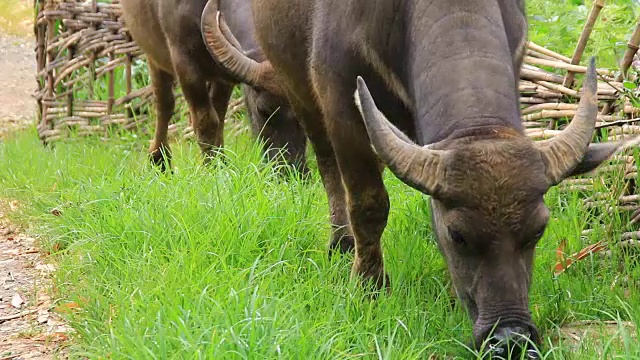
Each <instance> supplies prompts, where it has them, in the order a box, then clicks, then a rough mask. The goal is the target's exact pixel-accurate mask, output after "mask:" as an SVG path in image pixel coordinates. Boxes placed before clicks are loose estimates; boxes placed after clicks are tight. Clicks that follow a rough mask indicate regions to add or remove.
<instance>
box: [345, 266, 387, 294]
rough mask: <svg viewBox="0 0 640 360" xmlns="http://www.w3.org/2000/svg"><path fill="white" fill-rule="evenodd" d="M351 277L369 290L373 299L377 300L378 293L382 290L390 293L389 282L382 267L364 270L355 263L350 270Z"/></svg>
mask: <svg viewBox="0 0 640 360" xmlns="http://www.w3.org/2000/svg"><path fill="white" fill-rule="evenodd" d="M351 277H352V278H354V277H355V278H358V279H359V280H360V281H361V283H362V285H363V286H364V287H365V289H366V290H371V291H372V293H371V295H372V297H373V298H377V297H378V293H379V292H380V291H382V290H384V291H386V292H387V294H390V293H391V281H390V280H389V276H388V275H387V274H386V273H385V272H384V270H383V269H382V267H378V268H377V269H373V268H368V269H366V268H365V267H362V266H360V267H358V266H357V265H356V263H354V266H353V268H352V269H351Z"/></svg>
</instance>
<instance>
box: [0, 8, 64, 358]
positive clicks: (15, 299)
mask: <svg viewBox="0 0 640 360" xmlns="http://www.w3.org/2000/svg"><path fill="white" fill-rule="evenodd" d="M2 1H4V0H2ZM18 5H19V4H18ZM5 17H6V16H5ZM0 24H1V23H0ZM26 28H28V27H26V26H25V27H23V28H22V30H21V31H22V33H20V31H16V30H19V29H20V28H19V27H15V26H14V27H12V28H11V30H12V31H11V32H12V33H13V34H9V32H8V30H9V28H6V27H2V26H0V141H2V138H3V137H4V136H6V135H7V134H8V133H10V132H13V131H15V130H17V129H20V128H24V127H26V126H28V125H29V124H31V123H32V122H33V121H34V118H35V117H34V115H35V106H36V105H35V101H34V99H33V97H32V94H33V92H34V90H35V89H36V80H35V71H36V65H35V56H34V50H33V48H34V44H35V42H34V40H33V36H32V35H31V34H29V33H28V32H27V31H24V30H26ZM18 207H19V204H18V203H17V202H15V201H4V200H1V199H0V359H2V360H5V359H39V360H40V359H56V358H66V356H65V351H64V347H65V345H66V344H67V343H68V341H67V340H68V337H69V333H70V331H71V329H70V328H68V327H67V326H66V325H65V323H64V322H63V321H62V319H61V318H60V317H59V316H58V315H57V314H56V313H55V312H54V307H55V306H56V305H55V301H54V300H53V299H52V295H51V294H52V292H51V290H52V281H51V273H52V272H53V271H54V270H55V266H54V265H53V264H51V263H47V261H46V255H45V254H43V253H42V252H41V250H40V249H39V248H38V247H37V241H36V239H35V238H34V237H32V236H29V235H27V233H26V231H25V230H24V229H21V228H20V227H18V226H16V225H15V224H12V223H11V222H9V221H8V219H7V216H6V215H7V214H8V213H9V212H11V211H15V210H17V209H18ZM64 308H65V306H64V305H62V309H64ZM57 309H58V310H59V309H60V305H58V308H57Z"/></svg>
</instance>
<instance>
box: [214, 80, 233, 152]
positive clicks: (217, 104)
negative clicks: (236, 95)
mask: <svg viewBox="0 0 640 360" xmlns="http://www.w3.org/2000/svg"><path fill="white" fill-rule="evenodd" d="M233 86H234V85H233V84H230V83H227V82H224V81H212V82H210V83H208V91H209V97H210V99H211V104H212V105H213V109H214V110H215V112H216V115H217V116H218V119H219V120H220V122H221V124H222V127H223V128H222V129H221V130H220V131H219V136H220V138H219V139H216V141H218V142H220V144H222V143H224V139H223V136H224V134H223V132H224V131H223V130H224V120H225V119H226V116H227V109H228V107H229V100H230V99H231V93H232V92H233Z"/></svg>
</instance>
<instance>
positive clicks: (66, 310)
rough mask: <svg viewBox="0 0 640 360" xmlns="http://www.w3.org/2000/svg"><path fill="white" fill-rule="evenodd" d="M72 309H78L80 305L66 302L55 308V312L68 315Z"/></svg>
mask: <svg viewBox="0 0 640 360" xmlns="http://www.w3.org/2000/svg"><path fill="white" fill-rule="evenodd" d="M74 309H78V310H79V309H80V305H78V303H76V302H68V303H64V304H60V305H58V306H57V307H56V312H59V313H69V312H71V311H72V310H74Z"/></svg>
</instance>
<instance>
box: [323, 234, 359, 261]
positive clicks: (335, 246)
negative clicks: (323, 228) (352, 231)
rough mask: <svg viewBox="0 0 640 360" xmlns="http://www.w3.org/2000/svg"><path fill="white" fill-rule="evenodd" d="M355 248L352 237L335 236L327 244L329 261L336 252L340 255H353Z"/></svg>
mask: <svg viewBox="0 0 640 360" xmlns="http://www.w3.org/2000/svg"><path fill="white" fill-rule="evenodd" d="M355 248H356V245H355V239H354V238H353V235H344V236H340V237H337V236H336V237H334V238H333V239H331V242H330V243H329V259H331V258H332V257H333V255H335V253H336V252H338V253H340V254H350V253H353V252H354V250H355Z"/></svg>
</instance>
